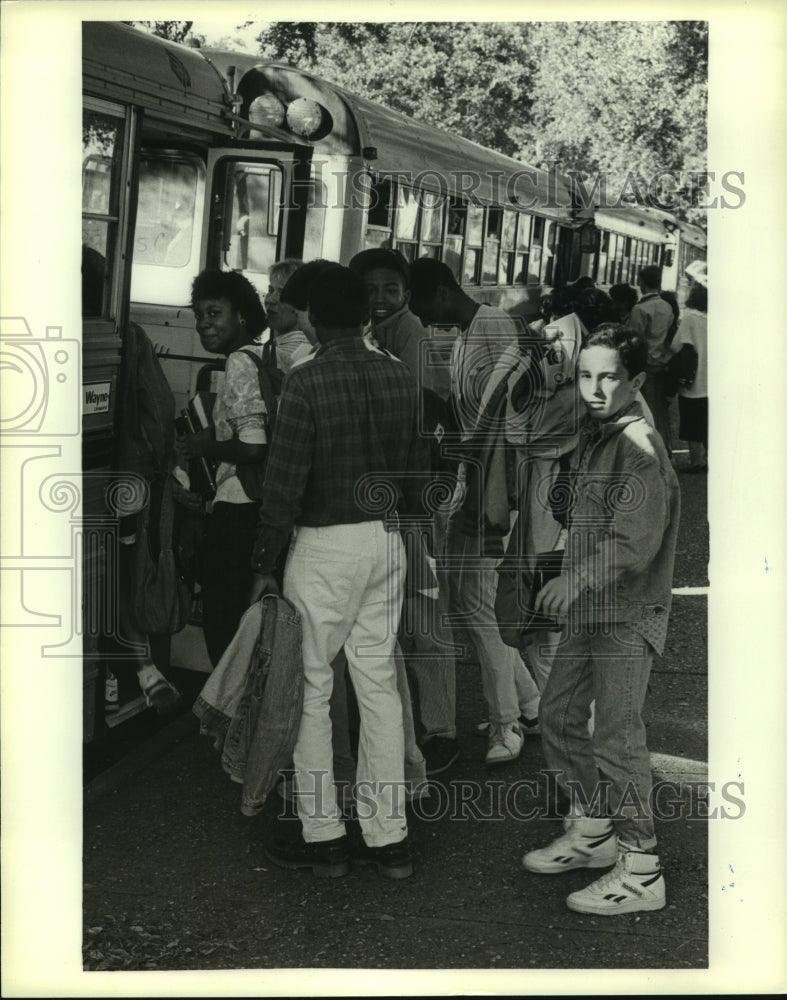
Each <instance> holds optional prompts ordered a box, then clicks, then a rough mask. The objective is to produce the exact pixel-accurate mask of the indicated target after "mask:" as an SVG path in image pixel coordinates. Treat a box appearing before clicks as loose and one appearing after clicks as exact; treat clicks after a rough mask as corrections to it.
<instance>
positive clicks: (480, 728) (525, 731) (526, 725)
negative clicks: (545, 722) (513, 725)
mask: <svg viewBox="0 0 787 1000" xmlns="http://www.w3.org/2000/svg"><path fill="white" fill-rule="evenodd" d="M519 725H520V726H521V727H522V735H523V736H540V735H541V727H540V726H539V724H538V716H535V718H532V719H528V717H527V716H526V715H525V714H524V713H523V714H522V715H520V716H519ZM489 726H490V723H489V722H479V723H478V724H477V725H476V726H475V727H474V728H473V735H474V736H486V737H488V736H489Z"/></svg>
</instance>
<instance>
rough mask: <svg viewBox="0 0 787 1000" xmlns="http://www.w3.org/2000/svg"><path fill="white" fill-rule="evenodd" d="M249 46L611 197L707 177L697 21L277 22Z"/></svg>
mask: <svg viewBox="0 0 787 1000" xmlns="http://www.w3.org/2000/svg"><path fill="white" fill-rule="evenodd" d="M259 42H260V51H261V53H262V54H263V55H264V56H266V57H267V58H271V59H280V60H284V61H286V62H290V63H292V64H294V65H297V66H299V67H300V68H304V69H310V70H312V71H313V72H315V73H317V75H319V76H322V77H324V78H325V79H327V80H330V81H331V82H333V83H336V84H339V85H340V86H343V87H346V88H347V89H348V90H351V91H353V92H355V93H358V94H360V95H362V96H364V97H367V98H369V99H371V100H374V101H379V102H381V103H383V104H386V105H387V106H388V107H391V108H393V109H394V110H397V111H401V112H403V113H404V114H407V115H412V116H413V117H416V118H419V119H420V120H422V121H424V122H426V123H427V124H431V125H435V126H438V127H442V128H445V129H448V130H450V131H454V132H458V133H459V134H460V135H463V136H465V137H466V138H468V139H472V140H474V141H475V142H479V143H481V144H482V145H486V146H490V147H492V148H495V149H498V150H500V151H501V152H503V153H507V154H509V155H513V156H516V157H518V158H520V159H522V160H524V161H526V162H529V163H532V164H535V165H536V166H546V165H548V164H549V163H551V162H554V161H557V163H558V165H559V168H560V169H563V170H569V169H570V170H575V171H577V172H578V173H579V174H580V175H581V176H582V177H584V178H595V177H597V176H599V175H603V176H604V177H605V178H606V180H607V184H608V187H609V189H610V190H616V191H620V190H623V189H624V188H625V186H626V182H627V180H628V181H629V183H631V181H632V179H634V180H635V181H636V180H637V179H638V182H639V190H648V188H649V187H650V185H651V181H652V179H653V178H654V177H656V176H657V175H660V174H661V173H662V172H667V171H670V172H672V173H674V174H675V176H676V178H678V179H679V182H678V184H676V185H674V187H678V188H680V187H681V184H682V181H680V178H681V177H683V176H685V175H686V173H687V172H688V171H696V172H701V171H703V170H704V169H705V165H706V164H705V161H706V145H707V137H706V119H707V65H708V63H707V45H708V31H707V24H706V23H704V22H696V21H677V22H676V21H670V22H667V21H663V22H644V21H642V22H627V21H605V22H600V21H599V22H594V21H588V22H566V23H560V22H544V23H541V22H518V23H510V22H509V23H473V22H453V23H445V22H443V23H429V22H419V23H414V24H413V23H411V24H408V23H374V24H346V23H314V22H276V23H274V24H272V25H270V26H268V27H266V28H265V29H264V30H263V31H262V32H261V33H260V36H259ZM636 187H637V185H636V184H635V188H636ZM684 187H685V185H684ZM662 190H663V186H662Z"/></svg>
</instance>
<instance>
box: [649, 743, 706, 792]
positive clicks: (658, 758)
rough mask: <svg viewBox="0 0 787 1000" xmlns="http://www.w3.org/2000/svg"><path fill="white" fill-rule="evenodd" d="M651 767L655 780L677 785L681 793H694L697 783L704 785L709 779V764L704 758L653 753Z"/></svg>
mask: <svg viewBox="0 0 787 1000" xmlns="http://www.w3.org/2000/svg"><path fill="white" fill-rule="evenodd" d="M650 768H651V772H652V774H653V781H654V782H657V781H663V782H669V783H670V784H673V785H676V786H677V787H678V789H679V794H680V795H686V794H690V792H691V790H692V786H694V787H693V791H694V794H696V792H697V788H696V786H697V785H703V784H705V783H706V782H707V780H708V764H707V761H704V760H690V759H689V758H688V757H671V756H669V754H663V753H652V754H651V755H650Z"/></svg>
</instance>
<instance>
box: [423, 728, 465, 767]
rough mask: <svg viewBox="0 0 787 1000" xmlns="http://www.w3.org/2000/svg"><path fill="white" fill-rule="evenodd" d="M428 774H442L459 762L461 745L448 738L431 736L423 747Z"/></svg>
mask: <svg viewBox="0 0 787 1000" xmlns="http://www.w3.org/2000/svg"><path fill="white" fill-rule="evenodd" d="M421 752H422V753H423V755H424V760H425V761H426V773H427V774H442V773H443V771H447V770H448V768H449V767H450V766H451V765H452V764H455V763H456V762H457V760H459V744H458V743H457V742H456V740H452V739H450V738H449V737H447V736H430V737H429V739H428V740H426V741H425V742H424V744H423V745H422V747H421Z"/></svg>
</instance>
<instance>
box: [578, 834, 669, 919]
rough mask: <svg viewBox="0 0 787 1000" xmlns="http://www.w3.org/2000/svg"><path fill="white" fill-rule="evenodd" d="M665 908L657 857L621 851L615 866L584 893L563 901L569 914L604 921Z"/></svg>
mask: <svg viewBox="0 0 787 1000" xmlns="http://www.w3.org/2000/svg"><path fill="white" fill-rule="evenodd" d="M666 905H667V891H666V886H665V884H664V876H663V875H662V874H661V865H660V864H659V858H658V855H657V854H644V853H642V852H640V851H627V850H624V849H623V848H621V850H620V854H619V855H618V860H617V864H616V865H615V867H614V868H613V869H612V871H611V872H607V874H606V875H602V876H601V878H600V879H597V880H596V881H595V882H592V883H591V884H590V885H589V886H588V887H587V888H586V889H580V890H579V892H572V893H571V895H570V896H569V897H568V898H567V899H566V906H567V907H568V908H569V910H575V911H576V912H577V913H595V914H598V915H599V916H602V917H606V916H609V915H611V914H615V913H634V912H635V911H637V910H661V909H663V907H665V906H666Z"/></svg>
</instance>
